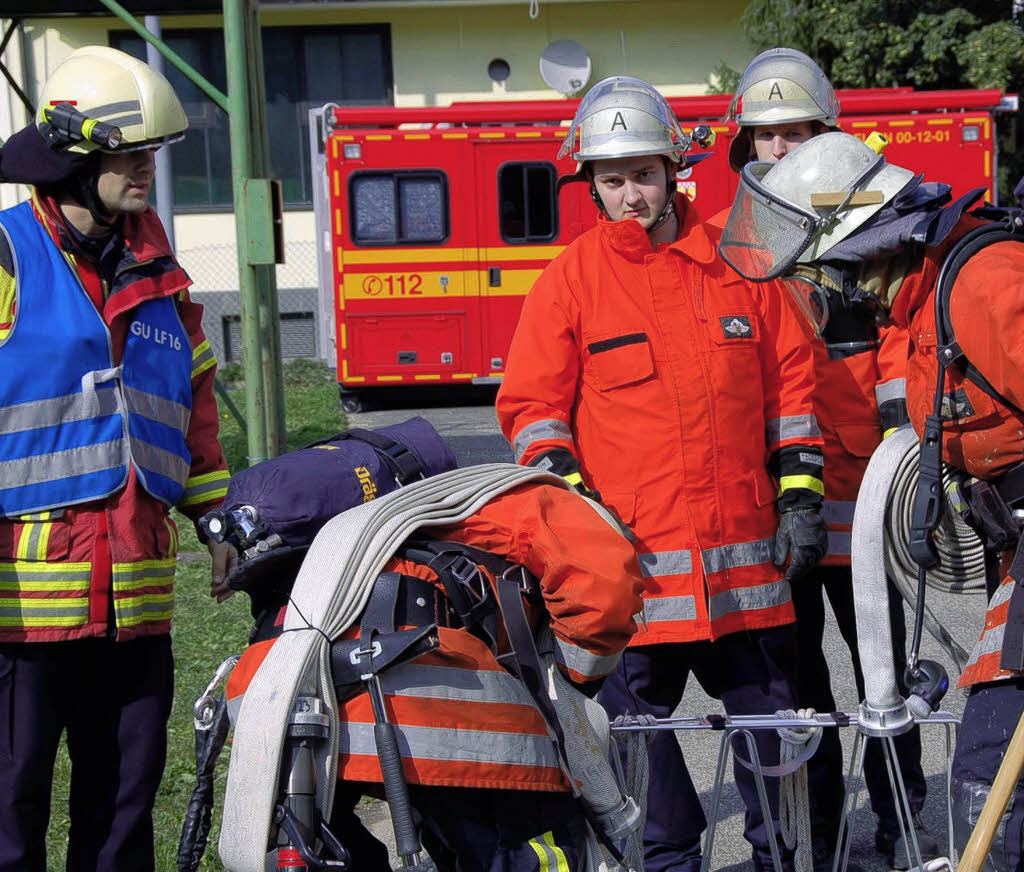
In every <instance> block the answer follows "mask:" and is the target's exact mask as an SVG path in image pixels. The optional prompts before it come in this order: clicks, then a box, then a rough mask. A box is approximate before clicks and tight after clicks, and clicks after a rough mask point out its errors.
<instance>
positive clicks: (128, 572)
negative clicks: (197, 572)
mask: <svg viewBox="0 0 1024 872" xmlns="http://www.w3.org/2000/svg"><path fill="white" fill-rule="evenodd" d="M175 562H176V561H175V559H174V558H173V557H162V558H159V559H157V560H139V561H138V562H136V563H115V564H114V567H113V580H114V593H115V594H118V593H124V592H126V591H132V590H138V589H139V588H142V587H168V586H170V585H172V584H173V583H174V567H175ZM162 595H163V594H161V596H162Z"/></svg>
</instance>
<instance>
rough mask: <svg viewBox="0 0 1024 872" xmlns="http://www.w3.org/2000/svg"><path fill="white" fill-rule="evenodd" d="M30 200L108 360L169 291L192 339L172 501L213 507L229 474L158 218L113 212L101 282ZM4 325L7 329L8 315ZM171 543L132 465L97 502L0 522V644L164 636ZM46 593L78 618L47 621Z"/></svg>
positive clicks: (170, 597)
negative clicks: (118, 224)
mask: <svg viewBox="0 0 1024 872" xmlns="http://www.w3.org/2000/svg"><path fill="white" fill-rule="evenodd" d="M33 205H34V207H35V212H36V217H37V218H38V219H39V220H40V222H41V223H42V224H43V225H44V226H45V227H46V229H47V231H48V233H49V235H50V237H51V238H52V239H53V241H54V243H55V244H56V245H58V246H59V247H60V248H61V250H62V251H63V252H64V253H65V256H66V258H67V260H68V263H69V265H70V266H71V267H72V268H73V269H74V270H75V272H76V273H77V275H78V277H79V279H80V280H81V282H82V285H83V287H84V289H85V290H86V292H87V293H88V294H89V296H90V298H91V299H92V301H93V303H94V304H95V305H96V306H97V308H98V309H99V310H100V312H101V314H102V315H103V320H104V322H105V323H106V324H107V327H108V329H109V331H110V337H111V348H112V351H113V355H114V359H115V361H118V362H120V358H121V354H122V353H123V350H124V339H125V333H126V331H127V328H128V324H129V323H130V321H131V315H132V311H133V309H134V307H135V306H137V305H139V304H140V303H142V302H144V301H146V300H150V299H157V298H159V297H164V296H172V295H177V297H178V299H179V301H180V302H179V305H178V312H179V315H180V317H181V321H182V324H183V325H184V327H185V329H186V330H187V332H188V335H189V338H190V340H191V343H192V394H193V399H192V414H191V417H190V419H189V425H188V433H187V446H188V449H189V452H190V453H191V471H190V474H189V478H188V481H187V482H186V485H185V493H184V495H183V496H182V499H181V501H180V502H179V504H178V506H177V508H178V509H180V510H181V511H182V512H183V513H184V514H185V515H187V516H188V517H189V518H191V519H193V520H195V519H197V518H199V517H200V516H201V515H202V514H203V513H205V512H207V511H209V510H210V509H212V508H215V507H216V506H218V505H219V504H220V503H221V501H222V500H223V497H224V494H225V493H226V491H227V484H228V478H229V473H228V471H227V464H226V462H225V460H224V455H223V452H222V451H221V448H220V443H219V442H218V441H217V431H218V413H217V405H216V402H215V400H214V396H213V378H214V372H215V364H216V361H215V359H214V357H213V352H212V351H211V349H210V344H209V342H208V341H207V340H206V337H205V336H204V335H203V329H202V311H203V309H202V306H200V305H198V304H196V303H193V302H192V301H191V300H190V299H189V297H188V291H187V288H188V286H189V285H190V284H191V281H190V280H189V278H188V276H187V275H186V273H185V271H184V270H183V269H182V268H181V267H180V266H178V264H177V262H176V261H175V260H174V258H173V255H172V253H171V250H170V246H169V245H168V243H167V237H166V234H165V233H164V230H163V227H162V226H161V225H160V221H159V219H158V218H157V217H156V214H155V213H154V212H152V211H151V210H150V211H147V212H145V213H144V214H142V215H140V216H132V215H126V216H125V217H124V225H123V232H124V236H125V238H126V240H127V247H126V251H125V254H124V257H123V261H122V264H121V266H120V268H119V271H118V277H117V281H116V283H115V284H114V286H113V287H109V288H108V287H104V286H103V282H102V280H101V278H100V274H99V271H98V268H97V266H96V264H95V263H94V262H93V261H92V260H90V259H89V258H87V257H85V256H84V255H83V254H82V253H81V252H80V251H78V250H77V249H76V247H75V245H74V243H73V241H72V238H71V236H70V233H69V231H68V230H67V228H66V227H65V225H64V220H63V218H62V217H61V215H60V211H59V209H58V207H57V206H56V204H55V203H54V202H53V201H50V200H40V199H38V198H37V199H34V201H33ZM5 275H6V274H5ZM16 281H17V276H8V277H7V281H6V282H5V284H6V285H7V286H11V285H13V283H14V282H16ZM11 296H12V298H13V294H12V295H11ZM0 322H5V318H3V317H0ZM14 325H15V326H14V329H17V322H16V320H15V321H14ZM177 550H178V533H177V529H176V528H175V525H174V522H173V521H172V520H171V518H170V516H169V515H168V512H167V510H166V509H165V507H164V506H163V504H162V503H160V502H159V501H158V500H156V499H155V498H154V497H152V496H150V494H148V493H147V492H146V491H145V490H144V489H143V488H142V486H141V485H140V484H139V482H138V480H137V478H136V476H135V472H134V469H133V470H131V472H130V473H129V478H128V482H127V484H126V485H125V487H124V488H123V489H122V490H121V491H119V492H118V493H115V494H112V495H111V496H110V497H107V498H106V499H105V500H97V501H95V502H92V503H85V504H82V505H77V506H73V507H68V508H67V509H64V510H53V511H50V512H41V513H38V514H36V515H31V516H25V517H21V518H0V642H55V641H61V640H65V639H79V638H83V637H86V636H103V635H106V634H107V633H108V631H109V630H110V629H111V628H113V629H114V630H115V631H116V638H117V639H118V640H119V641H120V640H125V639H130V638H133V637H135V636H149V635H157V634H162V633H167V632H169V631H170V622H171V612H172V609H173V606H174V568H175V556H176V554H177ZM56 599H60V600H62V603H61V604H62V605H64V606H67V605H70V604H71V603H74V605H75V606H76V607H77V606H80V607H81V608H80V609H79V610H77V611H80V614H73V615H72V616H70V617H69V616H68V610H67V609H66V608H65V609H64V610H62V611H63V615H62V617H60V618H54V617H50V616H48V614H52V612H51V611H50V610H48V609H47V608H46V604H47V602H53V601H54V600H56Z"/></svg>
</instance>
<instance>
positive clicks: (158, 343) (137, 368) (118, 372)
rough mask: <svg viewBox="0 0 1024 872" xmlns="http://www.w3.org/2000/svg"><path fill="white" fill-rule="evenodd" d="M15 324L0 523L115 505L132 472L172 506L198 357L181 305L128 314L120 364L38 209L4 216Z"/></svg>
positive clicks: (2, 383) (185, 461) (7, 379)
mask: <svg viewBox="0 0 1024 872" xmlns="http://www.w3.org/2000/svg"><path fill="white" fill-rule="evenodd" d="M0 229H2V231H3V232H4V234H5V235H6V237H7V240H8V242H9V244H10V249H11V253H12V255H13V257H14V268H15V278H16V281H17V298H16V303H15V315H14V323H13V325H12V327H11V331H10V333H9V334H8V336H7V339H6V341H4V342H2V343H0V374H2V375H0V516H11V515H21V514H25V513H28V512H36V511H43V510H45V509H51V508H58V507H61V506H68V505H74V504H77V503H84V502H88V501H90V500H95V499H101V498H103V497H106V496H109V495H110V494H112V493H114V492H115V491H117V490H119V489H120V488H122V487H123V486H124V484H125V482H126V481H127V479H128V465H129V464H131V465H132V466H134V467H135V470H136V473H137V475H138V477H139V481H140V482H141V484H142V486H143V487H144V488H145V489H146V490H147V491H148V492H149V493H150V494H152V495H153V496H154V497H156V498H157V499H159V500H161V501H162V502H164V503H166V504H167V505H174V504H175V503H176V502H177V501H178V499H180V498H181V495H182V492H183V491H184V486H185V481H186V479H187V478H188V473H189V467H190V455H189V451H188V448H187V447H186V445H185V434H186V432H187V430H188V421H189V417H190V415H191V412H192V380H191V374H192V347H191V344H190V342H189V338H188V333H187V331H186V330H185V327H184V326H183V325H182V323H181V319H180V318H179V316H178V310H177V306H176V305H175V302H174V300H173V298H171V297H162V298H160V299H156V300H147V301H146V302H144V303H141V304H140V305H139V306H137V307H136V308H135V309H134V311H133V312H132V313H131V318H132V320H131V323H130V325H129V328H128V331H127V334H126V337H125V346H124V353H123V355H122V358H121V361H120V364H117V363H116V362H115V360H114V356H113V350H112V348H111V340H110V333H109V331H108V330H107V327H106V324H105V323H104V322H103V318H102V316H101V315H100V313H99V312H98V311H97V310H96V307H95V305H93V303H92V301H91V300H90V299H89V296H88V294H87V293H86V291H85V289H84V287H83V286H82V283H81V280H80V279H79V277H78V275H77V274H76V273H75V271H74V269H73V268H72V266H71V264H70V263H69V261H68V260H67V259H66V258H65V256H64V254H63V253H62V252H61V251H60V249H59V248H58V247H57V245H55V244H54V242H53V240H52V239H50V237H49V236H48V235H47V233H46V230H45V228H44V227H43V226H42V225H41V224H40V223H39V221H38V220H37V219H36V217H35V215H34V213H33V211H32V207H31V205H30V204H29V203H21V204H19V205H18V206H15V207H14V208H12V209H6V210H4V211H2V212H0Z"/></svg>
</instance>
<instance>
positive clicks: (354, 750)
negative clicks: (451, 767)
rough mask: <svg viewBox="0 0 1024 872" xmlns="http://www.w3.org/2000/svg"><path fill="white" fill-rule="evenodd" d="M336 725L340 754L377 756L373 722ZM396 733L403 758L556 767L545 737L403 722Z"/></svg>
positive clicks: (556, 764)
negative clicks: (414, 725) (338, 727)
mask: <svg viewBox="0 0 1024 872" xmlns="http://www.w3.org/2000/svg"><path fill="white" fill-rule="evenodd" d="M339 726H340V730H339V735H338V753H339V754H361V755H364V756H371V757H376V756H377V744H376V742H374V739H373V724H360V723H354V722H352V721H347V722H345V723H342V724H340V725H339ZM395 732H396V733H397V734H398V749H399V751H400V752H401V754H402V756H403V757H412V758H415V759H419V760H442V761H456V760H459V761H466V762H471V763H493V764H497V765H499V766H544V767H549V768H552V769H555V768H558V754H557V752H556V751H555V744H554V742H553V741H552V740H551V739H550V738H548V737H547V736H534V735H529V734H525V733H497V732H491V731H489V730H458V729H452V728H451V727H410V726H406V725H404V724H396V725H395Z"/></svg>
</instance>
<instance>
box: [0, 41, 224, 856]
mask: <svg viewBox="0 0 1024 872" xmlns="http://www.w3.org/2000/svg"><path fill="white" fill-rule="evenodd" d="M39 105H40V107H41V108H40V116H39V118H38V119H37V121H38V123H39V126H38V127H37V125H36V124H33V125H30V126H29V127H27V128H25V129H24V130H23V131H21V132H20V133H18V134H16V135H15V136H13V137H12V138H11V139H10V140H8V142H7V143H6V144H5V145H4V148H3V150H2V151H0V174H2V176H3V178H4V180H5V181H17V182H22V183H26V184H31V185H34V193H33V196H32V198H31V200H30V201H28V202H25V203H22V204H20V205H18V206H15V207H14V208H12V209H7V210H5V211H4V212H0V230H2V233H0V372H2V373H3V377H2V379H0V466H2V467H3V474H2V475H0V794H2V795H3V797H4V802H3V804H2V808H0V870H4V872H14V870H18V872H41V870H43V869H45V868H46V856H45V852H46V846H45V837H46V829H47V822H48V819H49V810H50V794H51V791H52V788H53V766H54V759H55V756H56V753H57V748H58V744H59V741H60V737H61V734H62V733H63V732H64V731H65V730H66V731H67V745H68V751H69V754H70V757H71V796H70V820H71V827H70V832H69V837H68V838H69V841H68V849H67V868H68V869H69V870H95V869H103V870H112V872H113V870H126V872H127V870H131V872H145V870H152V869H153V868H154V859H153V824H152V808H153V802H154V799H155V796H156V790H157V787H158V785H159V783H160V777H161V775H162V773H163V767H164V759H165V756H166V745H167V740H166V723H167V718H168V715H169V714H170V709H171V702H172V699H173V686H174V676H173V660H172V655H171V638H170V622H171V611H172V608H173V604H174V590H173V584H174V569H175V554H176V552H177V548H178V534H177V530H176V529H175V526H174V522H173V521H172V520H171V518H170V516H169V514H168V512H169V510H170V508H171V507H172V506H176V507H178V508H179V509H180V510H181V511H182V512H184V513H185V514H186V515H188V516H189V517H191V518H198V517H199V516H200V515H201V514H203V512H205V511H207V510H209V509H210V508H212V507H214V506H216V505H218V503H219V501H220V500H221V498H222V497H223V495H224V493H225V491H226V488H227V482H228V472H227V469H226V465H225V462H224V456H223V454H222V452H221V449H220V445H219V443H218V441H217V427H218V416H217V408H216V405H215V402H214V398H213V377H214V363H215V361H214V358H213V354H212V352H211V351H210V345H209V343H208V342H207V341H206V339H205V338H204V336H203V331H202V326H201V313H202V309H201V307H200V306H198V305H196V304H194V303H192V302H191V301H190V300H189V298H188V292H187V288H188V286H189V284H190V281H189V278H188V276H187V275H186V274H185V272H184V270H183V269H182V268H181V267H180V266H179V265H178V264H177V262H176V261H175V259H174V256H173V254H172V252H171V250H170V248H169V246H168V244H167V238H166V235H165V234H164V231H163V228H162V227H161V225H160V222H159V220H158V219H157V218H156V216H155V214H154V212H153V211H152V210H151V209H150V208H149V205H148V201H147V198H148V194H149V188H150V184H151V182H152V179H153V172H154V159H153V154H154V152H155V151H156V149H157V148H159V147H160V146H161V145H162V144H164V143H166V142H173V141H175V140H177V139H180V138H181V136H182V135H183V133H184V130H185V127H186V126H187V122H186V119H185V113H184V111H183V110H182V107H181V104H180V103H179V102H178V99H177V97H176V96H175V94H174V92H173V90H172V89H171V87H170V85H169V84H168V83H167V81H166V79H164V78H163V77H162V76H160V75H159V74H157V73H155V72H153V71H152V70H150V69H149V68H148V67H147V66H145V65H144V64H142V63H141V62H138V61H136V60H135V59H134V58H131V57H129V56H128V55H125V54H122V53H121V52H118V51H114V50H113V49H109V48H106V47H97V46H90V47H86V48H82V49H79V50H77V51H75V52H74V53H73V54H72V55H71V56H70V57H69V58H68V59H67V60H66V61H65V62H64V63H63V64H62V65H61V66H59V67H58V68H57V70H56V71H55V72H54V74H53V75H52V77H51V78H50V79H49V80H48V81H47V83H46V85H45V86H44V88H43V91H42V94H41V95H40V99H39ZM90 113H92V114H90ZM212 551H215V552H216V553H215V554H214V595H219V596H224V595H225V593H226V590H225V589H224V588H223V587H222V581H221V580H222V578H223V576H224V575H225V574H226V569H227V564H228V561H229V556H230V552H229V551H228V550H226V549H225V548H224V547H223V546H218V547H216V548H214V549H212ZM218 576H219V578H218Z"/></svg>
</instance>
